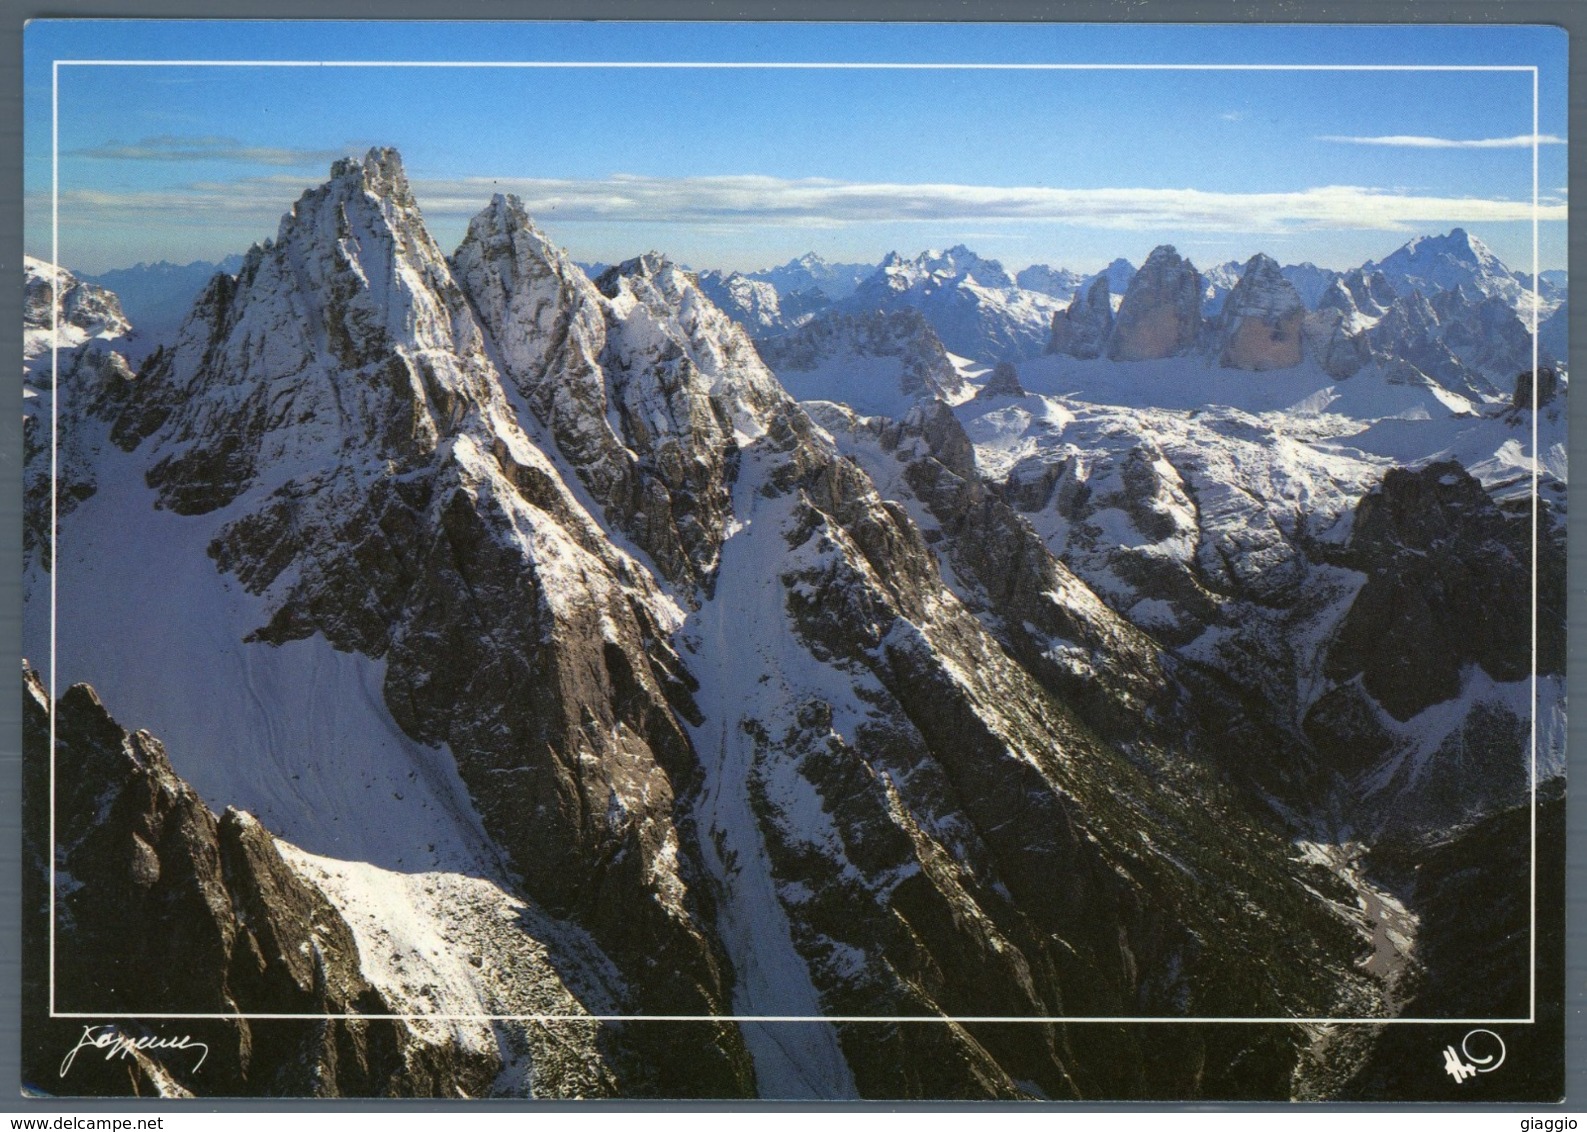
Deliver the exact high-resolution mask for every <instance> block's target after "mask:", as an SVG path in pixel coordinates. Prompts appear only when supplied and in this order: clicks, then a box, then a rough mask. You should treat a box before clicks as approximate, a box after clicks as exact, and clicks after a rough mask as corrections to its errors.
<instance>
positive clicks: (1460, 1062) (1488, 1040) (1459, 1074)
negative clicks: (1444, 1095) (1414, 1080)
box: [1444, 1030, 1504, 1085]
mask: <svg viewBox="0 0 1587 1132" xmlns="http://www.w3.org/2000/svg"><path fill="white" fill-rule="evenodd" d="M1503 1064H1504V1039H1503V1038H1501V1037H1500V1036H1499V1035H1498V1034H1495V1033H1494V1032H1493V1031H1492V1030H1473V1031H1471V1033H1469V1034H1467V1035H1466V1036H1465V1037H1464V1038H1462V1039H1460V1050H1459V1052H1456V1050H1455V1047H1454V1046H1445V1047H1444V1072H1445V1073H1448V1074H1449V1075H1450V1076H1451V1077H1453V1078H1454V1080H1455V1084H1457V1085H1463V1084H1465V1083H1466V1082H1467V1081H1468V1080H1470V1079H1471V1078H1473V1077H1475V1076H1476V1075H1477V1074H1478V1073H1492V1072H1493V1071H1494V1070H1495V1069H1497V1068H1499V1066H1501V1065H1503Z"/></svg>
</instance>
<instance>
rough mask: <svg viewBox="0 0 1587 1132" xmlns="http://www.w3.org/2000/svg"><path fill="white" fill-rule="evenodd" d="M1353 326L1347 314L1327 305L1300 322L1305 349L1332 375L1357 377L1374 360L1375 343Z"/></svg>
mask: <svg viewBox="0 0 1587 1132" xmlns="http://www.w3.org/2000/svg"><path fill="white" fill-rule="evenodd" d="M1325 301H1326V297H1325ZM1350 326H1351V320H1350V317H1349V315H1348V314H1346V313H1345V312H1342V311H1340V310H1338V309H1337V308H1333V307H1328V306H1323V307H1319V308H1318V309H1317V310H1315V311H1312V312H1310V313H1309V314H1307V315H1306V317H1305V319H1304V320H1303V321H1302V323H1301V342H1302V345H1303V347H1304V349H1305V353H1306V354H1307V355H1309V356H1310V357H1313V358H1315V359H1317V364H1318V365H1319V366H1321V367H1322V368H1323V371H1324V372H1326V373H1327V374H1329V375H1330V376H1332V377H1338V378H1346V377H1354V376H1355V375H1356V374H1357V373H1359V372H1360V371H1361V367H1362V366H1364V365H1366V364H1367V363H1368V362H1369V361H1371V360H1372V347H1371V346H1370V345H1369V344H1368V342H1367V339H1366V337H1365V335H1362V334H1359V333H1355V332H1353V331H1352V330H1351V329H1350Z"/></svg>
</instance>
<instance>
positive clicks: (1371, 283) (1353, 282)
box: [1319, 267, 1399, 318]
mask: <svg viewBox="0 0 1587 1132" xmlns="http://www.w3.org/2000/svg"><path fill="white" fill-rule="evenodd" d="M1335 282H1337V283H1338V285H1339V289H1340V291H1342V292H1343V293H1344V295H1345V296H1347V297H1348V300H1349V309H1351V310H1354V311H1359V312H1360V313H1361V314H1363V315H1365V316H1366V317H1368V318H1381V317H1382V316H1383V314H1384V313H1385V312H1386V311H1387V310H1388V309H1389V307H1391V306H1393V305H1394V300H1395V299H1396V298H1398V297H1399V296H1398V295H1396V294H1395V291H1394V287H1393V286H1392V285H1391V284H1390V283H1389V280H1388V277H1387V276H1385V275H1384V274H1383V273H1382V272H1381V271H1367V270H1366V269H1364V268H1360V267H1357V268H1352V269H1351V270H1350V271H1347V272H1345V273H1344V275H1342V276H1340V277H1339V279H1337V280H1336V281H1335ZM1323 295H1324V297H1325V299H1327V300H1328V301H1329V302H1338V301H1339V300H1338V299H1337V297H1334V293H1333V288H1332V287H1331V286H1330V287H1329V289H1328V290H1327V291H1324V292H1323ZM1319 305H1323V304H1322V303H1319ZM1340 309H1345V308H1344V307H1343V306H1341V308H1340Z"/></svg>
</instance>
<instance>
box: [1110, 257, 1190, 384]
mask: <svg viewBox="0 0 1587 1132" xmlns="http://www.w3.org/2000/svg"><path fill="white" fill-rule="evenodd" d="M1200 333H1201V276H1200V274H1199V273H1198V272H1197V271H1196V268H1195V265H1193V264H1192V263H1191V262H1190V261H1189V260H1187V259H1181V258H1180V256H1179V253H1178V252H1176V251H1175V250H1174V249H1173V248H1172V247H1171V246H1169V245H1167V244H1164V245H1163V246H1161V247H1158V248H1154V249H1153V251H1152V254H1151V255H1149V256H1147V257H1146V262H1145V263H1144V264H1143V265H1142V266H1141V269H1140V270H1139V271H1138V272H1136V273H1135V277H1134V278H1132V279H1131V280H1130V286H1129V290H1127V291H1126V292H1125V293H1124V302H1123V303H1122V304H1121V305H1120V306H1119V313H1118V318H1117V320H1116V321H1115V323H1114V325H1113V335H1112V337H1111V338H1110V339H1109V340H1108V351H1107V353H1108V357H1110V358H1112V359H1113V360H1114V361H1125V362H1134V361H1145V360H1149V359H1152V358H1166V357H1169V356H1171V355H1173V354H1180V353H1184V352H1185V351H1187V350H1189V349H1191V348H1192V347H1193V346H1194V345H1195V344H1196V339H1197V336H1198V335H1199V334H1200Z"/></svg>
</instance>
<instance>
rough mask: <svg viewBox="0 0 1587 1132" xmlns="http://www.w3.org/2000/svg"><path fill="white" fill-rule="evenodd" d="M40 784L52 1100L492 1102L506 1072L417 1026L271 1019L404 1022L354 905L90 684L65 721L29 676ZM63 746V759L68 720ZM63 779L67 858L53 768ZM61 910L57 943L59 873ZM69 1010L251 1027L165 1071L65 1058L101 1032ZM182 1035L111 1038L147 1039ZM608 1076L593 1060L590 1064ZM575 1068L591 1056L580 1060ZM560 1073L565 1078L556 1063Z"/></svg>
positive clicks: (31, 741)
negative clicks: (370, 966) (364, 952)
mask: <svg viewBox="0 0 1587 1132" xmlns="http://www.w3.org/2000/svg"><path fill="white" fill-rule="evenodd" d="M23 711H24V721H23V731H24V737H25V743H26V762H27V766H28V769H29V774H28V781H27V790H28V795H29V805H28V808H27V813H28V820H27V822H26V824H25V828H24V842H25V849H24V856H25V862H26V864H25V874H24V890H25V891H24V903H25V904H26V905H27V906H28V907H29V909H30V913H31V914H30V915H29V916H28V917H27V920H26V925H27V931H28V934H29V941H28V942H29V946H28V948H27V957H28V959H27V969H26V972H25V974H24V987H25V997H26V998H27V1000H28V1002H29V1005H30V1007H32V1009H29V1010H28V1011H27V1012H26V1015H25V1025H26V1027H27V1030H26V1033H25V1037H24V1042H23V1045H24V1054H23V1078H24V1081H26V1082H27V1083H29V1084H30V1085H32V1086H33V1087H36V1088H40V1089H45V1090H49V1091H66V1092H77V1091H87V1092H94V1093H99V1092H105V1093H129V1092H130V1093H134V1094H138V1095H145V1096H192V1095H245V1096H246V1095H252V1096H259V1095H275V1096H414V1095H442V1096H477V1095H481V1094H482V1093H484V1092H486V1091H487V1090H488V1088H489V1086H490V1084H491V1081H492V1080H493V1079H494V1077H495V1076H496V1073H497V1072H498V1071H499V1070H500V1068H501V1065H500V1061H499V1059H498V1058H497V1057H495V1056H493V1055H492V1054H491V1053H487V1052H486V1051H484V1050H479V1049H470V1048H467V1047H466V1046H463V1045H462V1044H461V1043H458V1042H455V1041H445V1040H442V1041H436V1040H432V1039H430V1038H429V1037H428V1036H426V1035H424V1034H422V1033H420V1032H419V1029H421V1028H422V1027H421V1028H416V1027H414V1026H413V1025H412V1024H409V1023H405V1022H401V1021H395V1020H388V1019H371V1020H368V1021H363V1020H355V1019H342V1018H337V1019H333V1020H330V1021H327V1022H317V1021H313V1020H311V1019H309V1020H305V1019H299V1020H292V1021H269V1020H267V1019H262V1018H258V1017H256V1016H259V1015H269V1014H311V1015H312V1014H320V1013H324V1014H332V1015H342V1014H377V1015H379V1014H390V1013H392V1012H393V1006H392V1004H391V1003H389V1002H387V1001H386V1000H385V999H384V998H382V996H381V995H380V993H379V992H378V991H377V990H376V989H375V988H374V987H372V986H371V985H370V984H369V983H368V982H367V981H366V980H365V979H364V978H363V976H362V974H361V973H360V955H359V950H358V945H357V943H356V941H355V939H354V936H353V933H352V931H351V930H350V929H349V927H348V925H347V923H346V921H345V920H344V919H343V918H342V916H341V915H340V913H338V912H337V910H336V908H335V906H334V905H333V904H332V903H331V901H330V900H329V899H328V898H327V897H326V896H325V894H324V893H323V892H321V891H319V890H318V889H316V888H315V887H314V886H313V885H312V884H311V883H309V882H308V881H306V880H305V879H304V878H303V877H301V876H300V875H298V873H296V872H295V871H294V870H293V869H292V868H291V867H290V866H289V865H288V864H287V862H286V861H285V860H284V859H283V857H282V855H281V852H280V851H279V849H278V847H277V844H276V842H275V839H274V838H272V837H271V835H270V833H269V832H268V831H266V830H265V829H264V828H263V827H262V826H261V825H260V824H259V823H258V822H257V821H256V820H255V819H254V818H253V817H252V816H251V815H249V814H247V813H244V812H241V811H238V810H234V809H228V810H226V812H225V813H224V814H223V815H222V816H221V817H220V818H219V819H217V818H216V816H215V815H214V814H213V813H211V812H210V810H209V809H208V808H207V807H206V806H205V804H204V803H203V801H201V800H200V799H199V797H198V795H197V793H196V792H195V791H194V790H193V789H192V787H190V786H189V785H188V784H187V783H186V782H184V781H183V780H182V779H181V778H180V777H179V776H178V775H177V774H176V772H175V771H174V770H173V769H172V767H171V762H170V759H169V758H168V757H167V755H166V752H165V749H164V748H163V747H162V746H161V744H160V742H159V740H157V739H155V738H154V737H153V736H151V735H149V734H148V733H146V732H141V731H140V732H128V731H126V730H124V729H123V728H122V727H121V726H120V725H119V724H118V723H117V722H116V721H115V720H114V719H113V718H111V716H110V715H109V713H108V712H107V711H106V710H105V707H104V705H103V704H102V703H101V702H100V701H99V698H98V696H97V695H96V694H95V693H94V691H93V689H92V688H89V687H88V686H87V685H81V684H80V685H76V686H74V687H72V688H71V689H69V690H68V691H67V692H66V693H65V694H64V695H63V696H62V697H61V699H60V701H59V703H58V704H55V705H51V703H50V702H49V699H48V695H47V693H46V691H45V689H44V686H43V684H42V683H41V682H40V681H39V678H38V676H37V674H36V673H34V672H33V671H32V670H31V669H26V668H25V669H24V672H23ZM52 712H53V714H54V720H53V722H54V734H55V740H56V744H55V747H54V749H53V751H52V750H51V747H50V738H51V718H50V717H51V714H52ZM52 759H53V760H54V763H55V766H56V770H57V775H56V778H57V785H56V786H55V791H54V798H55V814H54V818H55V821H54V827H53V829H54V834H55V842H54V848H53V852H52V849H51V845H50V840H49V838H50V832H51V826H50V824H49V821H48V813H49V800H50V797H51V778H50V773H49V770H50V765H51V761H52ZM52 856H53V863H54V868H55V870H56V875H57V878H58V880H57V888H56V897H55V900H56V904H57V907H58V909H59V916H58V919H57V924H58V927H57V931H56V934H55V937H54V939H53V940H51V939H48V938H45V932H44V930H43V929H44V927H45V923H46V920H47V916H48V909H49V905H50V888H49V882H50V864H51V860H52ZM52 948H53V956H54V976H55V982H54V996H53V1004H54V1009H56V1010H58V1011H61V1012H64V1013H72V1012H87V1013H88V1014H90V1015H92V1014H94V1013H96V1012H99V1013H107V1014H117V1013H122V1014H127V1015H133V1016H136V1015H137V1014H140V1013H147V1014H167V1013H173V1012H183V1013H194V1014H211V1013H213V1014H222V1015H225V1014H234V1013H235V1014H239V1015H242V1016H243V1017H240V1018H237V1019H236V1020H226V1021H216V1020H212V1019H197V1020H192V1021H184V1022H183V1023H182V1024H181V1029H183V1030H184V1032H185V1036H186V1037H188V1038H189V1039H190V1041H191V1042H192V1043H193V1045H192V1046H191V1047H190V1048H182V1049H180V1050H176V1051H160V1052H158V1055H157V1056H156V1055H155V1054H150V1053H138V1054H137V1055H135V1056H122V1057H115V1058H112V1057H108V1056H106V1054H105V1053H104V1051H103V1049H102V1048H89V1049H87V1050H83V1051H80V1052H79V1054H78V1055H77V1057H76V1058H75V1059H74V1060H73V1061H72V1063H71V1064H70V1066H65V1065H64V1064H63V1059H62V1053H63V1051H70V1050H72V1049H73V1048H74V1047H75V1046H76V1045H77V1043H78V1042H79V1040H80V1038H81V1036H82V1033H83V1031H84V1030H85V1025H84V1023H83V1022H82V1021H80V1020H78V1019H72V1018H60V1019H50V1018H48V1016H47V1015H48V1010H49V1004H50V1002H51V992H50V983H49V976H50V969H49V967H48V957H49V954H50V951H51V949H52ZM168 1028H169V1024H164V1025H162V1024H161V1023H139V1022H135V1021H134V1022H129V1023H122V1024H110V1025H106V1026H98V1027H94V1036H98V1035H100V1034H102V1033H104V1031H106V1030H110V1031H112V1032H115V1033H119V1034H121V1035H124V1036H125V1037H126V1038H127V1039H129V1040H132V1041H136V1040H138V1039H140V1038H141V1039H144V1040H148V1039H151V1038H159V1037H162V1036H169V1035H162V1034H161V1033H160V1031H161V1030H162V1029H168ZM580 1053H581V1054H582V1056H583V1057H585V1058H586V1059H588V1061H589V1062H590V1063H592V1064H593V1065H594V1066H597V1067H598V1066H599V1065H600V1062H601V1056H602V1055H601V1054H600V1053H599V1051H598V1050H597V1049H596V1048H595V1046H594V1045H593V1044H591V1043H587V1044H586V1046H585V1048H584V1049H583V1050H582V1051H580ZM570 1060H571V1059H570ZM545 1068H546V1070H547V1071H548V1072H549V1071H551V1070H552V1065H551V1064H547V1065H546V1066H545Z"/></svg>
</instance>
